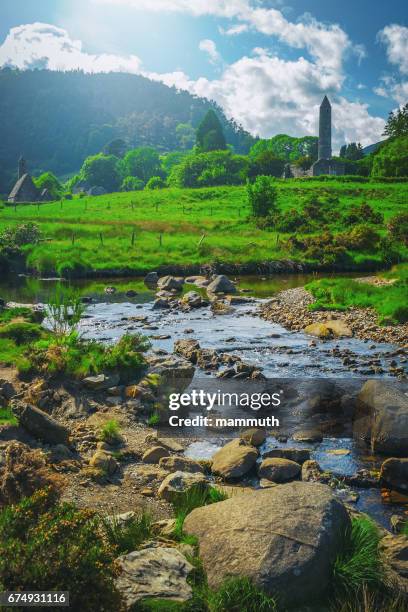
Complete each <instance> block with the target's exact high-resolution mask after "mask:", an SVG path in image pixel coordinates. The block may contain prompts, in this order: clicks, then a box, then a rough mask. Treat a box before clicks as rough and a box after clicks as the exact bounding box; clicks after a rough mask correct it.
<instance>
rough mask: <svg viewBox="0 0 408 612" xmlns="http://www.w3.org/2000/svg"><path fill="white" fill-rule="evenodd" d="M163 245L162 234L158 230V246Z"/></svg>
mask: <svg viewBox="0 0 408 612" xmlns="http://www.w3.org/2000/svg"><path fill="white" fill-rule="evenodd" d="M162 245H163V234H162V233H161V232H160V234H159V246H162Z"/></svg>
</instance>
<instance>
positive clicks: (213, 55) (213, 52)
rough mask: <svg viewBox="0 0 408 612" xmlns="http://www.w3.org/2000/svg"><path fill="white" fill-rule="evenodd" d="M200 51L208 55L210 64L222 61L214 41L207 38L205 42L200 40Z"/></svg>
mask: <svg viewBox="0 0 408 612" xmlns="http://www.w3.org/2000/svg"><path fill="white" fill-rule="evenodd" d="M198 48H199V49H200V51H204V53H207V54H208V57H209V59H210V62H211V63H212V64H217V63H218V62H219V61H220V60H221V56H220V54H219V53H218V51H217V46H216V44H215V42H214V41H213V40H210V39H209V38H206V39H205V40H200V44H199V45H198Z"/></svg>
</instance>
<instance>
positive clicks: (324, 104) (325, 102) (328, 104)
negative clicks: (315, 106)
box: [320, 96, 331, 106]
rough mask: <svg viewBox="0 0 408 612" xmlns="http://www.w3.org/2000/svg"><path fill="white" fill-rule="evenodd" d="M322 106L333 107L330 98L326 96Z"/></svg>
mask: <svg viewBox="0 0 408 612" xmlns="http://www.w3.org/2000/svg"><path fill="white" fill-rule="evenodd" d="M320 106H331V104H330V102H329V98H328V97H327V96H324V98H323V100H322V103H321V105H320Z"/></svg>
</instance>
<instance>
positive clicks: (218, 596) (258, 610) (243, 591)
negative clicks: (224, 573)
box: [208, 577, 277, 612]
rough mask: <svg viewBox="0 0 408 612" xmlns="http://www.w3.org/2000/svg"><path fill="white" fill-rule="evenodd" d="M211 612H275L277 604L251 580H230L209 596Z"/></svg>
mask: <svg viewBox="0 0 408 612" xmlns="http://www.w3.org/2000/svg"><path fill="white" fill-rule="evenodd" d="M208 603H209V610H210V612H275V611H276V610H277V606H276V602H275V600H274V599H273V598H272V597H269V596H268V595H266V593H264V592H263V591H262V590H261V589H259V588H258V587H256V586H255V585H254V584H253V582H252V581H251V580H250V579H249V578H245V577H243V578H241V577H237V578H228V579H227V580H225V581H224V583H223V584H222V585H221V586H220V587H219V588H218V589H217V590H216V591H213V592H210V593H209V595H208Z"/></svg>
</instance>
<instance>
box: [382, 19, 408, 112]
mask: <svg viewBox="0 0 408 612" xmlns="http://www.w3.org/2000/svg"><path fill="white" fill-rule="evenodd" d="M378 40H379V41H380V42H382V43H383V44H384V45H385V47H386V52H387V59H388V61H389V63H390V64H392V65H393V66H395V67H396V68H397V70H398V72H399V75H398V76H395V75H389V74H388V75H384V76H383V77H382V78H381V79H380V85H379V86H378V87H376V88H375V89H374V93H376V94H377V95H378V96H383V97H385V98H389V97H390V98H393V99H394V100H395V101H396V102H397V103H398V104H399V105H403V104H406V103H407V101H408V81H406V80H404V78H405V77H406V75H408V28H407V27H405V26H401V25H398V24H395V23H394V24H391V25H388V26H386V27H385V28H384V29H383V30H381V31H380V32H378Z"/></svg>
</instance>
